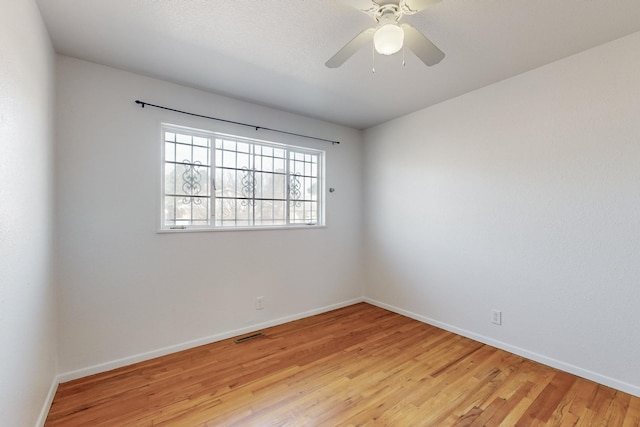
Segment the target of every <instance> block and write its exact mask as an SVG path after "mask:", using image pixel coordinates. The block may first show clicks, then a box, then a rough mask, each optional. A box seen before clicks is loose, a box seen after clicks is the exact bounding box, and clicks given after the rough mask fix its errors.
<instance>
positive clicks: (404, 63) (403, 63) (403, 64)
mask: <svg viewBox="0 0 640 427" xmlns="http://www.w3.org/2000/svg"><path fill="white" fill-rule="evenodd" d="M405 65H407V63H406V62H404V43H403V44H402V66H403V67H404V66H405Z"/></svg>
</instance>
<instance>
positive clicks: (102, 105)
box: [56, 56, 362, 380]
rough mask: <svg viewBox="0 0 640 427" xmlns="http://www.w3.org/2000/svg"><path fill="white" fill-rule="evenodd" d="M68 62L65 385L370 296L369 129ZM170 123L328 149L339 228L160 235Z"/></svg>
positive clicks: (63, 211) (61, 82)
mask: <svg viewBox="0 0 640 427" xmlns="http://www.w3.org/2000/svg"><path fill="white" fill-rule="evenodd" d="M194 66H197V64H194ZM57 67H58V68H57V70H58V73H57V75H58V79H57V85H58V86H57V88H58V92H59V97H58V104H57V117H56V119H57V127H58V130H59V131H58V150H57V173H58V178H59V179H58V181H57V191H58V204H57V210H58V218H59V221H58V224H57V225H58V227H59V230H60V236H59V251H60V252H59V253H60V260H59V261H60V262H59V269H60V273H59V282H60V289H61V296H60V298H61V301H60V304H61V310H60V312H61V315H60V331H61V333H60V337H61V338H60V372H61V373H62V374H63V375H62V379H63V380H64V379H69V378H73V377H77V376H79V375H85V374H87V373H90V372H95V371H99V370H104V369H107V368H111V367H114V366H118V365H122V364H125V363H130V362H132V361H134V360H139V359H142V358H146V357H150V356H152V355H157V354H163V353H166V352H168V351H174V350H177V349H179V348H184V347H187V346H189V345H194V344H197V343H203V342H207V341H209V340H212V339H217V338H220V337H226V336H229V335H230V334H233V333H240V332H242V331H251V330H254V329H255V328H256V327H259V326H260V325H261V324H264V323H266V324H271V323H274V322H279V321H283V320H286V319H290V318H295V317H297V316H299V315H303V314H309V313H312V312H316V311H318V310H324V309H326V308H328V307H333V306H339V305H341V304H344V303H347V302H351V301H353V300H354V299H356V300H360V299H361V296H362V283H361V276H362V274H361V267H362V265H361V252H360V247H361V231H362V230H361V221H360V217H361V211H360V206H361V198H362V194H361V193H362V192H361V178H362V176H361V175H362V168H361V157H362V156H361V134H360V132H359V131H356V130H352V129H348V128H344V127H339V126H335V125H331V124H328V123H325V122H321V121H318V120H313V119H309V118H305V117H301V116H297V115H294V114H289V113H285V112H281V111H277V110H273V109H270V108H266V107H261V106H257V105H254V104H249V103H245V102H241V101H237V100H232V99H229V98H225V97H222V96H216V95H212V94H209V93H205V92H201V91H197V90H194V89H189V88H186V87H181V86H177V85H173V84H169V83H166V82H163V81H160V80H155V79H151V78H147V77H143V76H140V75H136V74H132V73H127V72H123V71H119V70H115V69H112V68H108V67H104V66H100V65H96V64H92V63H89V62H85V61H81V60H77V59H72V58H68V57H62V56H59V57H58V61H57ZM136 99H141V100H144V101H146V102H150V103H154V104H160V105H166V106H169V107H173V108H177V109H182V110H187V111H191V112H196V113H200V114H205V115H213V116H217V117H222V118H225V119H228V120H235V121H240V122H248V123H253V124H258V125H263V126H268V127H271V128H276V129H283V130H287V131H291V132H298V133H304V134H308V135H312V136H317V137H324V138H329V139H337V140H339V141H341V144H340V145H336V146H332V145H331V144H328V143H322V142H314V141H310V140H304V139H295V138H293V137H284V136H281V135H278V134H273V133H271V134H270V133H268V132H266V131H259V132H257V133H256V131H255V130H254V129H252V128H251V129H248V128H238V127H232V126H228V125H222V124H219V123H217V122H213V121H210V120H206V119H198V118H193V117H189V116H184V115H180V114H177V113H172V112H167V111H163V110H159V109H154V108H151V107H146V108H144V109H142V108H140V107H139V106H137V105H136V104H135V103H134V101H135V100H136ZM162 121H166V122H170V123H174V124H180V125H187V126H193V127H196V128H201V129H210V130H221V131H225V132H230V133H236V134H239V133H242V134H246V135H253V136H258V137H259V138H263V139H270V140H274V139H277V140H280V141H282V142H290V143H294V144H296V145H307V146H313V147H317V148H321V149H324V150H326V152H327V186H328V187H335V188H336V192H335V193H328V192H327V224H328V226H327V227H326V228H324V229H315V230H311V229H308V230H280V231H242V232H233V231H224V232H201V233H180V234H175V233H174V234H166V233H165V234H158V233H157V232H156V231H157V228H158V218H157V217H158V209H159V204H160V199H159V188H160V187H159V186H160V183H159V177H160V123H161V122H162ZM256 296H264V298H265V299H264V302H265V308H264V309H263V310H260V311H256V310H255V306H254V301H255V297H256Z"/></svg>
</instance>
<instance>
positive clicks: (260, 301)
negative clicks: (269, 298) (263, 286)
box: [256, 297, 264, 310]
mask: <svg viewBox="0 0 640 427" xmlns="http://www.w3.org/2000/svg"><path fill="white" fill-rule="evenodd" d="M263 308H264V297H256V310H262V309H263Z"/></svg>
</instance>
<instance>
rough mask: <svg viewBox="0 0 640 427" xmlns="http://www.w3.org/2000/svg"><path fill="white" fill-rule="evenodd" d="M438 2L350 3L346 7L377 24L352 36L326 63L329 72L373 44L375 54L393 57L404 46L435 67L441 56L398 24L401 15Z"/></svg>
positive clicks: (368, 0)
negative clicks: (365, 46) (366, 45)
mask: <svg viewBox="0 0 640 427" xmlns="http://www.w3.org/2000/svg"><path fill="white" fill-rule="evenodd" d="M439 1H440V0H400V1H396V2H388V1H384V0H377V1H372V0H352V1H350V2H349V4H350V5H351V6H353V7H355V8H356V9H358V10H361V11H363V12H365V13H368V14H369V15H371V16H372V17H373V18H374V19H375V20H376V22H377V25H376V26H375V27H371V28H367V29H366V30H364V31H362V32H361V33H360V34H358V35H357V36H355V37H354V38H353V40H351V41H350V42H349V43H347V44H346V45H345V46H344V47H343V48H342V49H340V50H339V51H338V52H337V53H336V54H335V55H333V56H332V57H331V58H330V59H329V60H328V61H327V62H326V64H325V65H326V66H327V67H329V68H336V67H339V66H341V65H342V64H344V62H345V61H346V60H347V59H349V58H350V57H351V55H353V54H354V53H356V52H357V51H358V50H359V49H360V48H361V47H362V46H364V45H365V44H367V43H369V42H371V41H372V40H373V46H374V49H375V50H376V52H378V53H379V54H381V55H393V54H394V53H397V52H399V51H400V49H402V47H403V46H405V45H406V46H407V47H408V48H409V49H410V50H411V51H412V52H413V53H414V54H415V55H416V56H417V57H418V58H420V60H421V61H422V62H424V63H425V64H426V65H428V66H432V65H436V64H437V63H439V62H440V61H442V59H443V58H444V52H442V51H441V50H440V49H438V47H437V46H436V45H434V44H433V43H432V42H431V40H429V39H428V38H426V37H425V36H424V35H423V34H422V33H421V32H420V31H418V30H417V29H416V28H415V27H414V26H413V25H411V24H407V23H403V24H400V23H399V21H400V19H401V18H402V17H403V16H404V15H413V14H415V13H418V12H420V11H421V10H423V9H425V8H427V7H429V6H431V5H432V4H435V3H438V2H439Z"/></svg>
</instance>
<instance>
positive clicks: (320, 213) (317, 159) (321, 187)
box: [159, 123, 326, 232]
mask: <svg viewBox="0 0 640 427" xmlns="http://www.w3.org/2000/svg"><path fill="white" fill-rule="evenodd" d="M166 132H170V133H175V134H181V135H190V136H192V137H199V138H206V139H208V141H209V143H208V145H209V148H208V150H209V155H208V165H204V164H203V165H202V167H205V168H208V169H209V171H210V173H209V177H208V182H206V183H205V182H202V183H201V184H202V186H203V187H205V188H206V189H207V190H208V192H209V194H208V195H205V196H201V195H199V194H198V195H197V196H195V197H197V198H198V200H202V201H203V202H205V203H207V202H208V203H209V204H208V212H209V214H208V223H206V224H187V223H180V224H178V223H177V222H176V221H177V219H176V218H175V217H174V218H167V210H166V206H167V205H166V198H167V197H169V198H171V197H175V199H174V207H175V203H177V202H176V200H177V198H179V196H176V193H175V191H174V193H171V192H168V191H167V188H165V186H166V181H167V180H166V170H167V169H166V168H167V165H168V164H174V168H175V169H174V170H177V169H178V166H179V164H181V163H182V161H181V160H179V159H177V158H174V159H173V160H172V161H168V160H167V157H166V147H167V141H166V140H165V139H166ZM160 139H161V147H162V148H161V160H160V163H161V168H160V169H161V180H160V182H161V185H160V215H159V231H160V232H185V231H229V230H270V229H291V228H295V229H299V228H322V227H325V203H326V196H325V158H326V152H325V151H323V150H318V149H313V148H307V147H301V146H296V145H291V144H284V143H280V142H274V141H266V140H261V139H255V138H247V137H243V136H238V135H231V134H227V133H221V132H215V131H208V130H203V129H196V128H191V127H186V126H180V125H175V124H170V123H162V124H161V138H160ZM222 140H224V141H236V142H237V143H243V144H248V145H249V146H251V153H252V154H250V156H253V158H255V157H256V156H257V157H261V160H264V158H263V155H262V154H255V152H254V150H256V147H260V148H259V151H260V153H262V150H263V149H264V148H267V149H269V148H270V149H272V150H273V152H275V151H276V150H283V151H284V152H285V153H286V158H284V159H283V160H284V164H285V165H286V166H285V170H286V173H282V172H278V173H275V172H274V171H271V172H269V171H265V172H262V171H260V170H256V169H255V168H253V171H251V170H250V171H249V172H251V173H253V175H252V176H253V177H255V174H256V172H258V173H264V174H266V175H269V174H271V175H273V176H274V177H273V179H275V175H284V176H285V177H284V178H283V179H284V180H285V183H284V185H285V186H286V189H285V190H284V199H282V198H279V199H276V198H275V196H274V198H271V199H269V198H260V199H257V198H255V189H254V190H253V191H254V192H253V197H248V198H246V199H245V200H249V201H250V202H252V203H253V206H254V207H253V210H254V211H255V203H256V201H258V200H260V201H272V202H275V201H277V202H283V203H284V205H285V210H286V215H285V217H284V218H281V220H282V221H284V222H280V223H275V224H262V223H257V224H256V223H253V224H241V225H237V224H232V223H231V220H229V219H225V220H224V221H223V220H222V219H221V217H220V215H221V212H219V211H218V212H216V208H219V207H220V206H221V204H220V203H222V200H221V199H223V198H224V197H223V196H220V197H219V194H220V192H219V191H218V189H217V188H216V185H219V183H216V168H218V169H220V172H222V169H228V168H223V167H221V166H222V164H221V163H220V160H218V162H216V153H217V152H218V151H220V152H221V151H228V150H226V149H223V148H219V147H218V146H217V144H220V141H222ZM181 145H185V144H181ZM187 145H188V144H187ZM194 147H195V146H194ZM192 152H193V151H192ZM292 153H293V154H298V157H300V155H302V156H305V155H306V157H304V159H309V158H313V159H314V162H313V164H314V165H315V167H314V170H315V173H316V175H315V177H308V178H312V179H313V178H315V180H313V183H314V184H315V188H316V190H315V195H316V199H315V200H306V202H309V203H307V204H306V205H305V208H306V206H313V203H316V204H317V208H316V209H315V215H314V218H315V221H306V220H305V221H304V222H301V220H300V219H298V220H296V219H293V220H292V218H291V212H292V209H294V211H295V209H296V208H292V206H294V205H296V206H300V202H299V201H298V200H296V199H295V198H292V191H291V185H290V183H291V182H292V181H291V178H292V176H293V177H294V179H295V178H296V176H297V178H298V179H299V178H300V175H299V174H294V173H292V172H291V171H290V170H289V169H290V164H291V162H292V161H293V162H294V163H295V162H297V163H296V164H297V166H300V165H299V163H300V162H302V163H308V162H306V161H300V160H294V159H291V158H290V155H291V154H292ZM267 157H268V156H267ZM273 157H275V154H273ZM192 159H193V157H192ZM279 159H280V158H279ZM191 161H192V162H193V160H191ZM305 166H306V165H305ZM192 168H193V166H192ZM192 170H193V169H192ZM235 170H236V171H240V168H239V167H238V166H236V168H235ZM191 176H193V173H192V175H191ZM304 178H307V177H306V176H305V177H304ZM174 179H176V178H174ZM205 179H206V178H205ZM236 179H237V178H236ZM296 180H297V179H296ZM294 182H295V181H294ZM183 183H184V181H183ZM236 185H237V183H236ZM174 188H175V181H174ZM236 190H237V189H236ZM236 193H237V191H236ZM294 193H295V191H294ZM181 194H182V193H181ZM192 195H193V193H192V194H191V195H186V197H185V199H191V200H195V199H192V198H191V196H192ZM217 199H218V200H217ZM227 199H235V200H236V203H237V200H240V198H237V197H228V198H227ZM217 202H220V203H217ZM303 202H304V201H303ZM191 209H192V210H193V205H191ZM309 212H314V210H309ZM174 215H175V209H174ZM254 215H255V213H254ZM169 216H170V215H169ZM191 216H193V214H192V215H191ZM252 220H254V221H255V219H254V218H252ZM179 221H187V220H179ZM238 221H241V220H238V219H237V218H236V222H238ZM264 221H267V222H268V220H264ZM172 222H173V224H171V223H172ZM249 222H250V221H249Z"/></svg>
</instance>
